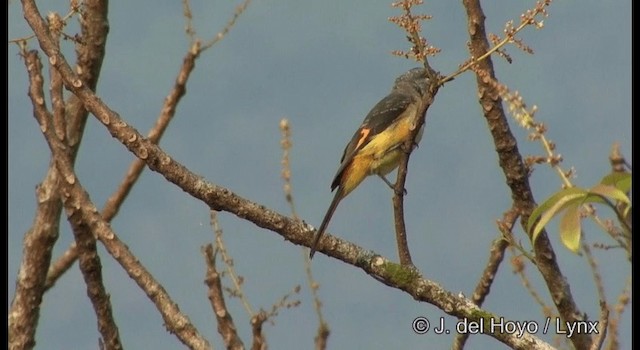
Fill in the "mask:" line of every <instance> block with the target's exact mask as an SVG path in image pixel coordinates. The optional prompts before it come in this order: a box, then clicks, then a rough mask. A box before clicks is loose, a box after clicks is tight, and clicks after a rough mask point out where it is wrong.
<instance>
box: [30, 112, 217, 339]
mask: <svg viewBox="0 0 640 350" xmlns="http://www.w3.org/2000/svg"><path fill="white" fill-rule="evenodd" d="M38 116H39V115H36V117H38ZM38 121H39V122H40V124H41V125H42V124H43V123H44V120H43V119H41V118H39V119H38ZM41 130H42V131H43V134H45V138H46V140H47V143H49V148H50V149H51V151H52V153H53V159H54V160H55V163H56V167H57V169H58V171H59V172H60V174H61V175H62V178H61V181H60V185H61V186H62V191H63V192H64V193H65V196H63V199H64V204H65V207H67V208H69V209H71V210H72V212H73V213H72V214H73V215H78V216H79V218H78V220H80V222H82V224H83V225H86V227H87V230H89V231H90V232H92V233H93V234H94V235H95V236H96V237H97V238H98V239H99V240H100V241H101V242H102V244H103V245H104V246H105V248H106V249H107V251H108V252H109V254H111V256H113V257H114V258H115V260H116V261H118V263H120V265H121V266H122V267H123V269H124V270H125V271H126V272H127V274H128V275H129V277H131V279H133V280H134V281H135V282H136V283H137V284H138V286H139V287H140V288H141V289H142V290H143V291H144V292H145V293H146V294H147V296H148V297H149V299H151V301H153V303H154V304H155V305H156V308H157V309H158V311H160V314H161V315H162V318H163V320H164V322H165V327H167V330H169V331H170V332H171V333H174V334H176V336H177V337H178V339H180V341H181V342H182V343H184V344H185V345H186V346H188V347H189V348H190V349H211V346H210V345H209V343H208V342H207V340H206V339H204V338H202V336H201V335H200V334H199V333H198V331H197V329H196V328H195V327H194V326H193V325H192V324H191V322H190V321H189V319H188V318H187V317H186V316H185V315H184V314H182V312H180V309H179V308H178V305H177V304H176V303H175V302H173V300H171V297H170V296H169V294H168V293H167V292H166V291H165V290H164V288H163V287H162V285H160V284H159V283H158V282H157V281H156V280H155V279H154V278H153V276H152V275H151V274H150V273H149V272H148V271H147V269H146V268H145V267H144V266H143V265H142V264H141V263H140V262H139V261H138V259H137V258H136V257H135V256H134V255H133V254H132V253H131V251H129V248H128V247H127V246H126V245H125V244H124V243H123V242H122V241H120V239H119V238H118V236H117V235H116V234H115V232H113V230H111V228H110V226H109V224H108V223H107V222H106V221H104V219H103V218H102V217H101V216H100V214H99V213H98V209H97V208H96V207H95V205H94V204H93V203H92V202H91V200H90V199H89V195H88V194H87V192H85V191H84V189H83V188H82V186H81V184H80V181H79V180H78V178H77V177H76V176H75V174H74V172H73V167H72V165H71V160H70V159H69V157H68V156H67V157H66V156H65V154H66V152H68V147H67V146H66V145H65V144H63V143H62V142H60V140H58V139H56V137H55V134H54V132H53V131H52V130H51V128H41Z"/></svg>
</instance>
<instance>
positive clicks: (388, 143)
mask: <svg viewBox="0 0 640 350" xmlns="http://www.w3.org/2000/svg"><path fill="white" fill-rule="evenodd" d="M428 90H429V74H428V71H427V69H425V68H422V67H418V68H413V69H411V70H409V71H407V72H405V73H404V74H402V75H400V76H399V77H397V78H396V80H395V82H394V84H393V87H392V88H391V92H390V93H389V94H388V95H387V96H385V97H384V98H382V99H381V100H380V101H379V102H378V103H377V104H376V105H375V106H374V107H373V108H372V109H371V111H370V112H369V113H368V114H367V116H366V117H365V118H364V120H363V121H362V124H361V125H360V127H359V128H358V130H356V132H355V133H354V134H353V137H352V138H351V141H349V143H348V144H347V146H346V147H345V149H344V153H343V154H342V158H341V159H340V166H339V167H338V171H337V172H336V175H335V176H334V178H333V181H332V182H331V191H334V190H336V189H337V190H336V192H335V195H334V197H333V200H332V201H331V204H330V205H329V208H328V209H327V212H326V214H325V216H324V219H323V220H322V223H321V224H320V227H319V228H318V230H317V231H316V234H315V237H314V238H313V243H312V244H311V250H310V252H309V258H310V259H312V258H313V255H314V254H315V252H316V250H317V248H318V242H319V241H320V238H321V237H322V234H323V233H324V232H325V230H326V229H327V226H328V225H329V221H330V220H331V217H332V216H333V213H334V212H335V210H336V208H337V207H338V204H339V203H340V201H341V200H342V199H344V198H345V197H346V196H348V195H349V194H350V193H351V192H352V191H353V190H355V189H356V187H358V185H360V183H362V181H363V180H364V179H365V178H366V177H367V176H370V175H377V176H378V177H380V178H381V179H382V180H383V181H384V182H385V183H386V184H387V185H388V186H389V187H391V188H394V186H393V185H392V184H391V182H389V180H387V178H386V177H385V175H387V174H389V173H390V172H391V171H393V170H394V169H395V168H397V167H398V165H399V163H400V158H401V155H402V152H403V151H402V145H403V144H404V142H405V141H407V140H408V139H409V138H410V137H411V135H412V131H413V130H414V129H415V128H416V126H417V124H418V120H419V119H420V118H419V117H420V115H419V113H420V111H421V110H422V108H420V107H421V106H422V104H423V103H424V102H423V96H425V94H426V93H427V92H428ZM423 132H424V124H422V125H421V128H420V130H419V131H418V133H417V134H416V136H415V139H414V140H413V141H414V142H413V144H414V145H417V144H418V142H420V139H421V138H422V134H423Z"/></svg>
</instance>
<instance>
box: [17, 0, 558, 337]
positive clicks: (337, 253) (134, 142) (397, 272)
mask: <svg viewBox="0 0 640 350" xmlns="http://www.w3.org/2000/svg"><path fill="white" fill-rule="evenodd" d="M23 1H25V2H29V3H30V1H28V0H23ZM30 24H31V26H32V28H34V31H35V32H36V35H37V36H38V40H40V42H41V46H42V48H43V50H45V52H46V53H47V55H50V56H51V57H52V60H54V61H55V62H56V64H57V68H58V70H59V71H60V72H61V74H62V77H63V80H64V82H65V86H66V87H67V88H68V89H70V90H71V91H72V92H73V93H74V94H76V95H77V96H78V97H79V98H81V99H82V100H83V101H84V103H85V106H86V107H87V109H88V110H89V111H91V113H92V114H93V115H95V116H96V117H97V119H98V120H99V121H101V122H102V123H103V125H105V127H106V128H107V129H108V130H109V132H110V133H111V135H112V136H113V137H115V138H116V139H118V140H119V141H120V142H121V143H122V144H123V145H125V146H126V147H127V148H128V149H129V150H130V151H131V152H132V153H134V154H135V155H136V156H137V157H139V158H140V159H143V160H144V161H145V162H146V163H147V165H148V166H149V168H150V169H152V170H153V171H156V172H158V173H160V174H161V175H162V176H164V177H165V178H166V179H167V180H169V181H170V182H172V183H174V184H176V185H177V186H179V187H180V188H181V189H182V190H184V191H185V192H187V193H189V194H190V195H192V196H193V197H195V198H197V199H200V200H202V201H203V202H205V203H207V205H209V207H211V208H212V209H215V210H221V211H227V212H230V213H232V214H234V215H236V216H238V217H239V218H242V219H245V220H248V221H250V222H252V223H254V224H255V225H257V226H259V227H263V228H265V229H268V230H271V231H273V232H276V233H278V234H280V235H282V236H283V237H284V238H285V239H287V240H289V241H291V242H293V243H295V244H299V245H305V246H307V247H308V246H310V245H311V243H312V240H313V230H312V229H311V228H310V227H309V226H307V225H306V224H304V223H301V222H299V221H297V220H293V219H290V218H288V217H286V216H283V215H281V214H279V213H276V212H275V211H273V210H270V209H268V208H266V207H264V206H263V205H260V204H258V203H254V202H251V201H249V200H247V199H244V198H242V197H240V196H238V195H236V194H235V193H233V192H231V191H229V190H228V189H226V188H222V187H220V186H216V185H214V184H211V183H209V182H206V181H205V180H204V179H202V178H201V177H199V176H197V175H196V174H194V173H192V172H191V171H189V170H188V169H186V168H185V167H184V166H183V165H181V164H179V163H178V162H176V161H174V160H173V159H172V158H171V157H170V156H169V155H168V154H166V153H165V152H164V151H162V149H160V148H159V147H158V146H156V145H154V144H153V143H151V142H149V141H148V140H146V139H145V138H144V137H143V136H142V135H140V134H139V133H138V132H137V131H136V130H135V129H133V128H132V127H130V126H129V125H127V123H125V122H124V121H123V120H122V119H121V118H120V117H119V116H118V114H117V113H115V112H113V111H112V110H110V109H109V108H108V107H107V106H106V105H105V104H104V103H102V101H101V100H100V99H99V98H98V97H97V96H96V95H95V94H94V93H93V92H92V91H91V90H89V89H87V88H86V87H85V86H83V84H82V83H81V82H80V81H79V80H78V79H77V77H76V76H75V74H74V72H73V71H72V70H71V69H70V68H69V66H68V65H67V64H66V62H65V61H64V57H63V56H62V55H60V53H59V52H56V51H55V49H53V47H52V46H51V45H50V38H49V37H48V35H47V34H46V31H44V30H43V29H42V28H43V25H42V24H41V23H38V22H37V21H35V22H34V23H30ZM88 214H89V213H88ZM101 228H105V229H108V225H107V224H106V223H102V224H101V225H98V226H97V227H96V229H95V230H94V231H98V230H97V229H101ZM104 235H107V236H104ZM108 235H111V236H110V238H109V239H111V240H113V239H114V236H113V233H112V231H110V230H109V231H107V232H105V233H101V234H99V235H98V237H104V238H105V240H106V238H107V237H109V236H108ZM101 240H102V238H101ZM325 242H327V244H325V245H324V246H325V249H324V250H323V251H324V252H325V253H326V254H327V255H329V256H332V257H334V258H337V259H339V260H341V261H343V262H345V263H347V264H350V265H353V266H356V267H358V268H360V269H362V270H363V271H365V272H366V273H367V274H369V275H371V276H373V277H374V278H375V279H377V280H379V281H381V282H383V283H385V284H387V285H388V286H391V287H393V288H397V289H399V290H403V291H405V292H406V293H407V294H409V295H411V296H412V297H413V298H414V299H416V300H419V301H424V302H428V303H430V304H433V305H435V306H437V307H438V308H440V309H442V310H443V311H444V312H445V313H447V314H449V315H452V316H455V317H458V318H465V317H466V318H468V319H469V320H470V321H479V320H480V319H481V318H482V319H486V322H485V324H489V323H490V322H489V319H490V318H491V317H493V318H499V317H498V316H497V315H493V314H490V313H489V312H486V311H483V310H480V309H479V308H478V307H477V306H475V305H474V304H473V302H471V301H470V300H468V299H465V298H463V297H461V296H458V295H455V294H453V293H450V292H448V291H446V290H444V289H443V288H442V287H440V286H439V285H438V284H436V283H434V282H431V281H429V280H426V279H423V278H422V277H421V276H420V275H419V273H418V272H416V271H415V270H413V269H409V268H406V267H402V266H400V265H396V264H393V263H391V262H389V261H388V260H387V259H384V258H382V257H380V256H371V255H367V254H366V253H365V250H363V249H362V248H361V247H358V246H356V245H355V244H352V243H350V242H346V241H343V240H340V239H337V238H335V237H332V236H329V235H327V237H325ZM105 245H107V242H105ZM114 255H115V256H118V254H114ZM127 271H130V269H129V268H127ZM488 335H490V336H492V337H494V338H495V339H497V340H499V341H501V342H503V343H505V344H507V345H509V346H511V347H512V348H515V349H551V347H550V346H549V345H548V344H546V343H545V342H543V341H541V340H540V339H538V338H536V337H534V336H532V335H530V334H525V335H524V336H523V337H518V335H516V334H506V333H500V334H488Z"/></svg>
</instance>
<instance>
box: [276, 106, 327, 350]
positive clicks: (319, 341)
mask: <svg viewBox="0 0 640 350" xmlns="http://www.w3.org/2000/svg"><path fill="white" fill-rule="evenodd" d="M280 131H281V132H282V139H281V140H280V146H281V147H282V162H281V163H282V179H283V180H284V186H283V191H284V196H285V199H286V201H287V203H289V208H290V210H291V216H292V217H293V218H294V220H300V218H299V217H298V214H297V212H296V206H295V204H294V200H293V186H292V184H291V161H290V159H289V153H290V150H291V147H292V146H293V143H292V141H291V128H290V126H289V121H288V120H287V119H285V118H283V119H282V120H280ZM302 259H303V260H304V272H305V274H306V275H307V284H308V285H309V290H310V291H311V296H312V298H313V306H314V310H315V312H316V316H318V329H317V331H316V336H315V338H314V343H315V346H316V350H324V349H326V348H327V340H328V338H329V334H330V329H329V325H328V324H327V323H326V321H325V320H324V317H323V316H322V302H321V301H320V296H319V294H318V290H319V289H320V284H319V283H318V281H316V280H315V278H314V277H313V271H312V270H311V259H310V258H309V253H308V250H307V249H306V248H304V249H302Z"/></svg>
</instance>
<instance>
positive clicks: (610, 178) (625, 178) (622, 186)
mask: <svg viewBox="0 0 640 350" xmlns="http://www.w3.org/2000/svg"><path fill="white" fill-rule="evenodd" d="M600 183H601V184H603V185H610V186H614V187H615V188H617V189H619V190H620V191H622V192H624V193H627V192H629V190H630V189H631V174H630V173H623V172H614V173H611V174H609V175H607V176H605V177H603V178H602V180H600Z"/></svg>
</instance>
